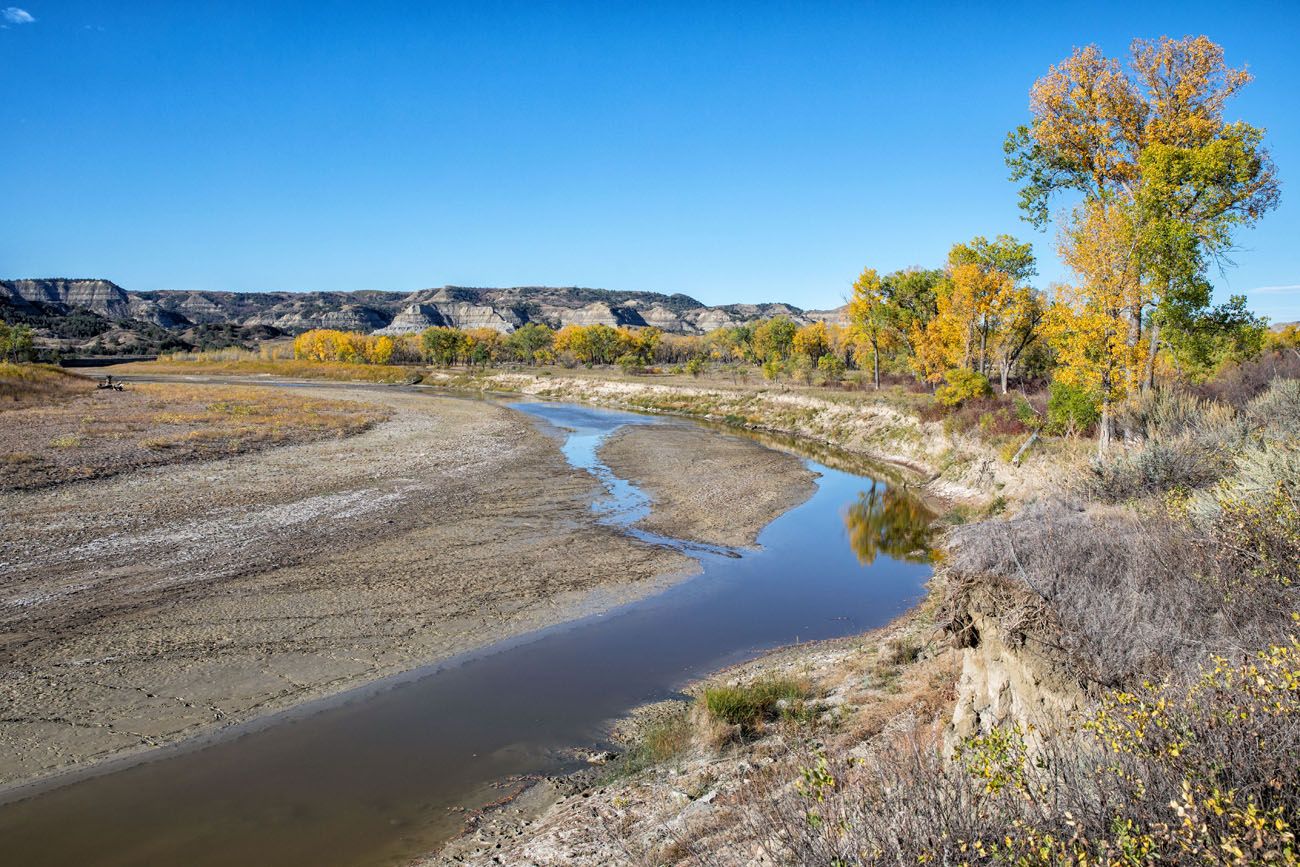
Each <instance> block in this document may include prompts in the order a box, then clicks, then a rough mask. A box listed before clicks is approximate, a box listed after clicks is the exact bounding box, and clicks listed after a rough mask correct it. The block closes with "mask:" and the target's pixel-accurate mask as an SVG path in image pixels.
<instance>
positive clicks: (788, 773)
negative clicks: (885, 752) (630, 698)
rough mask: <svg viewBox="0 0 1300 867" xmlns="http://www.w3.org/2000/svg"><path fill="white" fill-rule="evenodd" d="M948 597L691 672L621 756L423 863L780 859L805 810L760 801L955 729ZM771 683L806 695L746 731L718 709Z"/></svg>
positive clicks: (623, 731) (643, 717)
mask: <svg viewBox="0 0 1300 867" xmlns="http://www.w3.org/2000/svg"><path fill="white" fill-rule="evenodd" d="M938 580H942V579H938ZM932 591H933V588H932ZM941 596H942V593H941V592H940V593H935V592H931V594H930V596H929V597H927V600H926V601H925V602H923V603H922V604H921V605H919V606H917V607H916V608H914V609H913V610H912V611H910V612H908V613H907V614H905V615H903V616H902V617H900V618H898V619H897V620H895V621H894V622H893V623H891V624H889V625H888V626H886V627H883V628H881V629H876V630H872V631H870V632H867V633H864V634H861V635H854V636H851V637H848V638H840V639H832V640H828V641H820V642H812V643H808V644H800V645H795V646H791V647H786V648H783V649H780V650H776V651H773V652H771V653H767V654H764V655H763V656H762V657H760V658H758V659H755V660H753V661H751V662H747V663H744V664H742V665H738V666H733V667H731V668H728V669H726V670H724V671H721V672H718V673H717V674H715V675H713V676H711V677H708V678H705V679H704V680H701V681H699V682H697V683H694V684H692V685H691V686H689V687H688V688H687V689H686V690H685V692H686V693H687V695H688V696H689V697H688V698H687V699H684V700H681V701H669V702H660V703H657V704H653V705H647V706H644V707H641V708H638V709H637V710H636V711H634V712H633V713H632V714H631V715H630V716H629V717H627V718H626V719H624V720H620V721H619V722H618V723H617V724H616V726H615V729H614V731H615V738H616V740H619V741H620V742H621V743H622V745H623V748H624V750H625V751H624V752H623V753H622V754H621V755H619V756H616V757H610V758H608V759H607V758H606V757H604V756H598V757H595V759H596V761H597V762H599V764H595V765H593V767H592V768H591V769H589V770H586V771H582V772H579V773H577V774H574V775H571V776H569V777H563V778H554V779H542V780H538V781H531V782H527V783H524V784H523V785H520V786H517V787H516V789H515V791H513V792H512V793H511V797H509V798H507V799H505V800H503V801H502V802H501V803H500V804H498V805H497V806H495V807H493V808H490V809H488V810H484V811H481V812H479V813H477V814H474V815H472V816H471V817H470V819H469V821H468V824H467V829H466V832H465V833H464V834H463V835H462V836H461V837H459V838H457V839H456V840H454V841H452V842H451V843H449V844H448V845H447V846H446V847H444V848H443V849H442V851H440V852H439V853H438V854H437V855H433V856H430V857H429V858H427V859H424V860H422V861H419V862H418V867H453V865H475V867H494V865H502V864H512V865H513V864H519V865H523V864H527V865H533V867H561V865H564V867H568V865H574V867H600V865H613V864H619V865H623V864H626V865H632V864H695V863H712V861H713V860H718V859H722V860H725V862H726V863H728V864H730V863H753V864H776V863H781V862H780V860H779V859H778V860H773V858H772V857H771V855H772V854H773V853H775V852H776V851H778V848H779V847H778V848H773V849H772V850H770V851H769V850H768V849H767V848H765V844H766V843H768V840H767V839H766V836H767V835H768V834H769V833H775V832H779V830H780V829H779V827H778V824H779V823H780V822H781V821H783V820H784V819H788V818H793V817H780V816H768V817H763V818H761V819H760V824H758V825H756V823H755V819H754V815H753V813H752V809H753V807H754V806H755V805H762V804H763V802H764V799H767V798H770V796H771V795H772V793H773V792H774V791H775V790H776V789H777V788H778V787H783V786H786V785H787V784H788V781H789V780H790V779H799V778H800V777H801V774H802V771H803V768H804V767H805V766H807V767H815V766H816V762H817V757H818V756H820V755H826V754H837V753H838V754H848V755H858V754H862V751H863V750H864V749H867V748H870V747H871V746H878V745H879V744H880V743H882V742H886V743H888V742H890V739H891V738H897V737H901V736H902V735H903V733H904V732H906V733H907V734H908V736H911V735H913V734H915V733H917V732H921V733H923V734H924V736H926V737H928V738H930V739H931V740H932V742H933V741H938V740H940V739H942V737H943V733H944V728H945V724H946V721H947V719H948V717H949V716H950V714H951V708H952V705H953V701H954V697H955V696H954V691H953V684H954V683H955V681H956V679H957V674H958V670H959V666H960V654H959V652H958V651H957V650H955V649H954V648H952V647H951V646H950V645H949V643H948V642H947V641H946V640H944V637H943V632H942V629H941V624H940V622H939V621H940V618H941V616H942V612H940V611H939V609H938V605H937V604H936V602H935V600H936V599H938V598H940V597H941ZM763 684H791V685H794V686H795V687H796V688H797V689H798V690H799V691H800V692H801V693H802V695H803V698H800V699H796V700H788V701H785V702H783V703H782V706H781V709H778V710H776V711H775V712H773V713H772V714H770V715H769V717H768V718H767V719H766V720H765V721H763V722H762V723H761V724H759V725H758V726H757V727H756V728H754V729H752V730H746V731H745V732H744V733H743V734H742V733H740V732H738V731H737V730H736V727H734V726H727V725H725V724H721V723H720V722H719V720H717V719H716V718H713V717H712V716H711V715H710V713H709V712H708V710H707V706H708V700H707V696H708V693H710V692H711V691H721V690H728V689H731V690H736V689H739V690H745V689H746V688H753V687H756V686H757V687H761V686H762V685H763ZM899 743H900V745H901V741H900V742H899ZM855 751H857V752H855ZM799 818H802V817H799ZM765 821H770V822H771V823H772V824H771V826H768V827H762V824H763V823H764V822H765ZM723 853H725V857H724V854H723Z"/></svg>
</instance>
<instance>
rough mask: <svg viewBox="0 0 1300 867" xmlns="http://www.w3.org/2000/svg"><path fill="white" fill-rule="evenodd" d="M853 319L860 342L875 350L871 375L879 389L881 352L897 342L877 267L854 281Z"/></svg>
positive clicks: (850, 315) (851, 316)
mask: <svg viewBox="0 0 1300 867" xmlns="http://www.w3.org/2000/svg"><path fill="white" fill-rule="evenodd" d="M849 322H850V323H851V327H852V329H853V333H854V336H855V337H856V338H857V340H858V342H860V343H861V344H862V345H863V346H865V347H867V348H869V349H870V350H871V376H872V380H873V381H874V382H875V386H876V390H877V391H879V390H880V352H881V350H882V349H883V348H886V347H888V346H889V345H890V344H892V343H893V342H894V339H895V331H894V327H893V324H894V317H893V315H892V313H891V311H890V309H889V299H888V298H887V297H886V296H885V293H884V287H883V285H882V284H881V281H880V275H879V274H877V273H876V269H875V268H864V269H863V270H862V273H861V274H859V275H858V279H857V280H856V281H854V283H853V295H852V296H851V297H850V298H849Z"/></svg>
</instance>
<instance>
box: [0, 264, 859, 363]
mask: <svg viewBox="0 0 1300 867" xmlns="http://www.w3.org/2000/svg"><path fill="white" fill-rule="evenodd" d="M777 315H783V316H788V317H790V318H791V319H793V320H794V321H796V322H799V323H807V322H812V321H815V320H819V319H820V320H827V321H840V320H842V318H843V308H840V309H839V310H827V311H818V310H802V309H800V308H798V307H795V306H793V305H790V304H781V303H770V304H727V305H723V306H718V307H709V306H707V305H705V304H702V303H700V302H699V301H696V300H695V299H694V298H691V297H689V296H687V295H680V294H678V295H664V294H661V293H658V292H620V291H614V290H608V289H585V288H581V287H576V286H567V287H549V286H516V287H512V288H508V289H486V288H471V287H466V286H443V287H442V288H440V289H423V290H420V291H417V292H410V293H401V292H378V291H357V292H188V291H181V290H162V291H155V292H133V291H130V290H127V289H123V288H122V287H121V286H118V285H117V284H116V283H113V282H112V281H109V280H68V279H39V280H0V318H3V319H4V320H5V321H6V322H23V323H27V324H29V325H31V326H32V327H33V328H34V329H36V332H37V336H38V338H39V339H40V342H41V344H42V345H44V346H47V347H52V348H58V349H60V350H62V351H65V352H103V353H110V354H111V353H128V352H129V353H138V352H160V351H161V352H165V351H173V350H181V349H194V348H210V347H221V346H232V345H240V346H250V345H253V344H256V343H258V342H261V341H264V340H270V339H275V338H277V337H283V336H286V335H293V334H300V333H302V332H303V331H308V330H310V329H312V328H337V329H340V330H343V331H364V332H372V333H375V332H377V333H382V334H403V333H412V332H417V331H423V330H424V329H425V328H428V327H429V326H431V325H442V326H454V327H457V328H493V329H496V330H497V331H501V332H510V331H513V330H515V329H516V328H518V327H519V326H521V325H523V324H524V323H526V322H541V323H545V324H546V325H549V326H551V327H552V328H560V327H562V326H564V325H569V324H579V325H594V324H597V323H600V324H604V325H613V326H623V325H626V326H631V327H639V326H648V325H653V326H656V327H658V328H662V329H663V330H664V331H668V332H672V333H676V334H703V333H705V332H707V331H712V330H713V329H715V328H720V327H723V326H731V325H739V324H743V323H745V322H752V321H754V320H757V319H764V318H767V317H770V316H777Z"/></svg>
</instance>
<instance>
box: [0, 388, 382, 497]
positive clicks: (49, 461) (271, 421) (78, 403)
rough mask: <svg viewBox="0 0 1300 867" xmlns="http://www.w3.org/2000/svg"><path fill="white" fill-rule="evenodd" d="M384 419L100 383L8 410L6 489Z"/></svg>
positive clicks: (4, 426) (346, 406) (378, 411)
mask: <svg viewBox="0 0 1300 867" xmlns="http://www.w3.org/2000/svg"><path fill="white" fill-rule="evenodd" d="M386 415H387V414H386V411H385V410H383V409H382V408H380V407H377V406H374V405H372V404H362V403H356V402H353V401H340V400H320V399H317V398H310V397H306V396H304V395H302V394H298V393H294V392H292V391H289V390H279V389H270V388H254V387H231V386H219V387H218V386H194V385H173V384H138V385H129V386H128V387H127V390H125V391H121V392H118V391H97V390H96V389H95V388H94V387H93V385H92V386H90V388H89V390H82V389H77V390H73V391H71V392H67V393H64V394H62V397H61V398H60V399H57V400H52V401H51V400H47V401H45V402H43V403H42V404H41V405H29V406H27V407H25V408H20V409H14V410H10V411H8V412H6V413H3V414H0V462H3V463H4V464H5V465H6V467H7V471H6V473H5V474H4V478H3V481H2V482H0V489H9V490H14V489H20V490H21V489H31V488H39V487H47V486H49V485H55V484H60V483H63V482H68V481H73V480H77V479H87V478H102V477H105V476H111V475H115V474H117V473H120V472H125V471H129V470H132V469H137V468H140V467H146V466H154V465H158V464H165V463H177V462H183V461H194V460H205V459H210V458H216V457H223V456H229V455H234V454H240V453H243V452H248V451H253V450H257V449H263V448H268V447H271V446H276V445H284V444H289V443H295V442H305V441H309V440H314V439H320V438H323V437H340V436H349V435H352V434H356V433H360V432H361V431H363V430H366V429H367V428H369V427H370V426H372V425H374V424H375V423H377V422H379V421H381V420H383V419H384V418H386Z"/></svg>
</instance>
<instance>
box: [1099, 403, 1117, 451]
mask: <svg viewBox="0 0 1300 867" xmlns="http://www.w3.org/2000/svg"><path fill="white" fill-rule="evenodd" d="M1112 423H1113V422H1112V419H1111V417H1110V398H1102V401H1101V420H1100V421H1099V422H1097V460H1101V459H1102V458H1103V457H1105V456H1106V450H1107V449H1109V448H1110V440H1111V425H1112Z"/></svg>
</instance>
